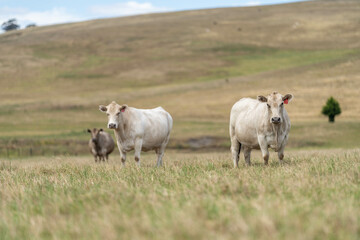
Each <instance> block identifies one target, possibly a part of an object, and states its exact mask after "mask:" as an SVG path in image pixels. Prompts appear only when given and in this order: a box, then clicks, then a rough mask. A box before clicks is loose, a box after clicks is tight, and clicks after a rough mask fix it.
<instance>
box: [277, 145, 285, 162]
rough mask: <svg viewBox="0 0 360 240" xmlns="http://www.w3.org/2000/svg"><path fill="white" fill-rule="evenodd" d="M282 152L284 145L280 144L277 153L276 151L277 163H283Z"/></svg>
mask: <svg viewBox="0 0 360 240" xmlns="http://www.w3.org/2000/svg"><path fill="white" fill-rule="evenodd" d="M284 150H285V144H282V145H281V147H280V149H279V151H278V157H279V162H280V163H283V162H284V161H283V159H284Z"/></svg>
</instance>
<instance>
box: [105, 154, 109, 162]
mask: <svg viewBox="0 0 360 240" xmlns="http://www.w3.org/2000/svg"><path fill="white" fill-rule="evenodd" d="M105 157H106V162H109V154H106V155H105Z"/></svg>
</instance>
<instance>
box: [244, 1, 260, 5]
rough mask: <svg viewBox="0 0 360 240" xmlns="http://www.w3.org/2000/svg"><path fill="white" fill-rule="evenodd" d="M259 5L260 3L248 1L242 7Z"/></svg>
mask: <svg viewBox="0 0 360 240" xmlns="http://www.w3.org/2000/svg"><path fill="white" fill-rule="evenodd" d="M259 5H261V2H259V1H250V2H247V3H245V4H244V6H259Z"/></svg>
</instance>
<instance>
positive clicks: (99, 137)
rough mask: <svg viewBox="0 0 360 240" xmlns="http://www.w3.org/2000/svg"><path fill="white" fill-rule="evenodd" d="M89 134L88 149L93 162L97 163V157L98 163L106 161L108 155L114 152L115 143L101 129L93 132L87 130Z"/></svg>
mask: <svg viewBox="0 0 360 240" xmlns="http://www.w3.org/2000/svg"><path fill="white" fill-rule="evenodd" d="M87 131H88V132H89V133H91V139H90V140H89V149H90V152H91V153H92V155H93V156H94V158H95V162H97V161H98V160H97V158H98V157H99V162H101V160H103V161H105V158H106V161H108V159H109V154H110V153H112V151H114V147H115V143H114V140H113V139H112V137H111V136H110V134H109V133H107V132H104V131H103V129H102V128H100V129H96V128H94V129H93V130H90V129H88V130H87Z"/></svg>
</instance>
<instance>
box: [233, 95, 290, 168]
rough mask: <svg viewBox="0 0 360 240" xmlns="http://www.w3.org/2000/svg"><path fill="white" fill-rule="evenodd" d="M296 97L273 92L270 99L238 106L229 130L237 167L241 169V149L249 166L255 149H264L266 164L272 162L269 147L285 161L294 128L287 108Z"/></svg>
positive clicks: (248, 99) (265, 98) (244, 101)
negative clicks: (291, 130)
mask: <svg viewBox="0 0 360 240" xmlns="http://www.w3.org/2000/svg"><path fill="white" fill-rule="evenodd" d="M292 97H293V96H292V95H291V94H286V95H285V96H282V95H281V94H280V93H277V92H273V93H272V94H270V95H268V96H267V97H264V96H258V99H257V100H256V99H251V98H243V99H241V100H239V101H238V102H236V103H235V104H234V106H233V107H232V109H231V114H230V129H229V130H230V140H231V153H232V158H233V162H234V167H238V165H239V154H240V150H241V149H242V150H243V151H244V157H245V161H246V163H247V164H248V165H250V153H251V150H252V149H261V152H262V157H263V159H264V161H265V164H268V160H269V150H268V148H269V147H270V148H272V149H274V150H275V151H276V152H278V157H279V160H280V162H281V161H282V159H283V158H284V149H285V146H286V143H287V140H288V137H289V131H290V127H291V125H290V119H289V116H288V114H287V112H286V109H285V106H284V104H287V103H288V102H290V101H291V99H292Z"/></svg>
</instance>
